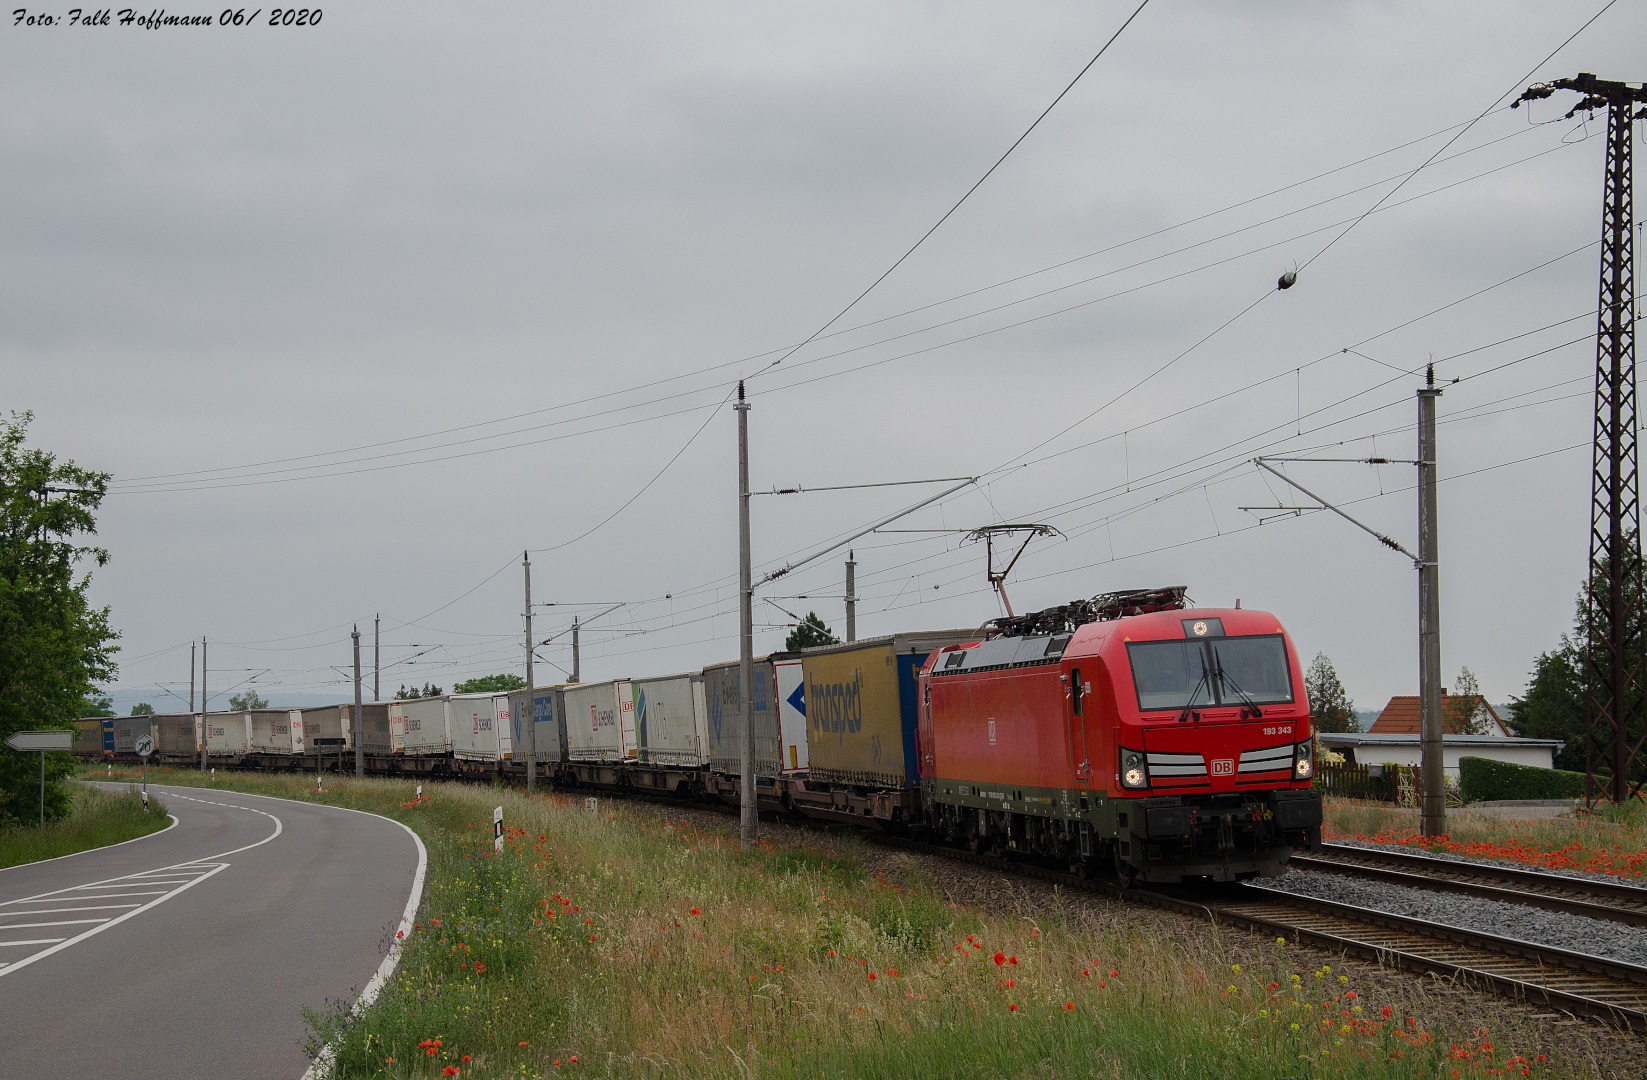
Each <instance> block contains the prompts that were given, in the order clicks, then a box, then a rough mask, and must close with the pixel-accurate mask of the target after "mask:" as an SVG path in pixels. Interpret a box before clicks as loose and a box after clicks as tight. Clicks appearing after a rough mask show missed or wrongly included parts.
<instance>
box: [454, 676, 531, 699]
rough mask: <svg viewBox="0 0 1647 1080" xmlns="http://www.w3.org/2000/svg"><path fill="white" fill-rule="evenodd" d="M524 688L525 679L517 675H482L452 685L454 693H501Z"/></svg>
mask: <svg viewBox="0 0 1647 1080" xmlns="http://www.w3.org/2000/svg"><path fill="white" fill-rule="evenodd" d="M524 689H526V680H525V679H523V678H521V677H520V676H519V675H510V674H507V673H505V674H502V675H482V676H481V677H480V678H478V679H465V680H464V681H463V682H460V683H458V684H456V685H455V686H453V687H452V693H454V694H486V693H492V694H501V693H505V692H507V691H509V690H524Z"/></svg>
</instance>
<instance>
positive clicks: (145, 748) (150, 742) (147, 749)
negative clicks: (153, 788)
mask: <svg viewBox="0 0 1647 1080" xmlns="http://www.w3.org/2000/svg"><path fill="white" fill-rule="evenodd" d="M135 749H136V750H137V756H138V757H140V758H142V759H143V812H144V813H145V814H146V813H148V812H149V755H150V754H152V753H154V736H152V735H139V736H138V737H137V746H136V747H135Z"/></svg>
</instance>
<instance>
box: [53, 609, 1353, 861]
mask: <svg viewBox="0 0 1647 1080" xmlns="http://www.w3.org/2000/svg"><path fill="white" fill-rule="evenodd" d="M752 682H753V687H752V694H751V702H750V705H751V712H752V715H753V717H754V736H755V737H754V748H755V762H754V765H755V770H754V771H755V774H756V796H757V799H758V802H759V804H760V806H761V808H762V809H764V810H769V811H774V812H782V813H789V814H795V815H800V816H803V817H808V818H813V819H818V820H825V821H835V822H843V823H847V824H851V825H856V826H861V827H865V828H873V829H883V830H889V831H894V832H900V833H906V834H911V835H916V836H925V837H928V838H931V839H933V840H935V841H938V842H942V843H948V844H955V845H962V846H965V847H967V848H970V849H971V850H973V851H977V852H980V853H986V854H994V855H998V856H1001V857H1005V858H1013V857H1023V858H1038V859H1041V860H1045V861H1048V862H1052V863H1055V864H1058V865H1067V866H1068V867H1069V868H1070V869H1071V870H1072V871H1075V872H1077V873H1083V874H1085V873H1096V872H1100V871H1104V872H1111V873H1113V874H1115V875H1116V876H1117V877H1118V878H1120V879H1121V880H1122V881H1124V882H1132V881H1149V882H1177V881H1182V880H1184V879H1192V880H1213V881H1237V880H1242V879H1246V878H1251V877H1257V876H1273V875H1276V874H1279V873H1281V872H1282V870H1283V867H1284V864H1285V862H1286V860H1287V858H1288V857H1289V856H1290V855H1291V853H1292V852H1293V850H1295V849H1296V848H1299V847H1309V848H1312V849H1315V848H1319V846H1320V842H1321V838H1320V837H1321V799H1320V795H1319V793H1318V792H1316V791H1314V790H1312V787H1311V784H1312V781H1313V780H1314V775H1315V760H1314V756H1313V749H1314V740H1313V733H1312V730H1311V724H1310V709H1309V701H1308V699H1307V697H1306V695H1305V691H1304V677H1303V669H1302V666H1301V665H1300V664H1299V660H1298V654H1297V650H1296V649H1295V648H1294V647H1293V643H1292V639H1291V638H1290V636H1289V635H1288V634H1287V632H1286V630H1285V628H1283V627H1282V625H1281V623H1280V621H1279V620H1278V619H1276V618H1275V616H1273V615H1270V614H1268V613H1265V612H1262V611H1253V610H1250V609H1248V610H1242V609H1241V608H1239V607H1236V608H1233V609H1205V608H1192V607H1190V606H1189V604H1188V601H1187V599H1186V597H1185V589H1184V588H1183V587H1181V586H1175V587H1172V588H1167V589H1154V590H1142V591H1132V592H1125V593H1110V594H1106V595H1103V596H1099V597H1095V598H1092V599H1090V600H1080V601H1075V602H1073V603H1070V604H1066V605H1062V606H1060V607H1055V608H1049V609H1047V610H1045V611H1039V612H1034V613H1032V614H1029V615H1024V616H1016V617H1009V618H1005V619H999V620H996V621H994V622H992V623H987V624H985V626H984V627H982V628H981V629H977V630H955V631H938V632H928V633H911V634H894V635H890V636H887V637H878V638H871V639H867V640H861V641H856V642H849V643H845V644H838V645H826V646H822V647H819V648H811V649H803V650H800V651H799V652H787V653H774V654H771V655H768V656H763V657H758V658H756V661H755V664H754V670H753V679H752ZM740 691H741V679H740V678H739V666H738V664H737V663H736V662H730V663H723V664H713V665H710V666H708V667H706V668H704V669H702V670H701V671H692V672H684V673H681V674H676V675H666V676H655V677H649V678H635V679H614V680H609V681H605V682H598V683H585V684H566V685H560V686H551V687H539V688H536V689H534V690H531V691H527V690H517V691H513V692H511V693H507V694H503V693H499V694H452V695H446V696H442V697H431V698H420V699H416V700H411V701H390V702H371V703H368V704H366V705H364V706H363V708H362V714H363V715H362V723H361V724H360V728H359V735H358V738H359V741H360V747H359V749H360V753H361V756H362V758H363V759H364V762H365V767H366V769H367V770H368V771H370V772H372V773H375V774H383V775H410V776H425V775H427V776H487V775H501V776H504V777H519V776H522V775H523V774H524V773H525V771H526V759H527V757H528V755H529V753H531V751H530V750H529V749H528V748H529V747H535V760H536V769H537V771H538V773H539V775H541V776H542V777H543V778H544V779H545V780H546V781H547V782H549V783H552V784H554V785H556V786H557V787H566V788H586V789H594V790H608V791H610V790H628V791H631V792H640V793H655V794H662V795H668V796H671V797H675V798H681V799H695V800H710V801H720V802H727V803H736V802H738V800H739V798H740V776H741V771H742V768H741V766H742V746H743V738H742V736H743V708H742V695H741V692H740ZM352 709H353V706H350V705H337V706H328V707H326V708H320V709H261V710H254V711H251V712H242V713H207V714H205V715H204V716H201V715H198V714H196V715H190V714H186V713H185V714H173V715H163V716H154V717H123V718H118V719H87V720H82V721H79V730H78V732H77V737H76V741H75V752H76V753H77V754H79V755H81V756H83V757H88V758H100V759H101V758H107V759H111V760H127V759H130V758H132V757H133V748H134V745H135V742H136V739H137V737H138V736H139V735H142V734H152V735H153V736H154V739H155V744H156V755H157V757H158V758H159V760H161V761H164V762H171V763H175V764H195V763H198V762H199V761H200V753H201V746H202V744H204V748H205V755H206V759H207V760H208V761H209V762H211V763H213V764H214V765H217V766H222V767H236V768H250V769H313V770H331V769H336V770H340V771H348V770H352V769H353V768H354V762H355V756H356V750H355V740H356V738H357V735H356V729H355V726H354V724H353V723H352V720H351V717H352Z"/></svg>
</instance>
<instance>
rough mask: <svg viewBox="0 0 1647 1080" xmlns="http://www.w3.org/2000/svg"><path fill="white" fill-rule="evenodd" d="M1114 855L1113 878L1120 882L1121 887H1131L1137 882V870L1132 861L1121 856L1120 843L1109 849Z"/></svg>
mask: <svg viewBox="0 0 1647 1080" xmlns="http://www.w3.org/2000/svg"><path fill="white" fill-rule="evenodd" d="M1110 850H1111V851H1112V852H1114V856H1115V880H1116V881H1118V882H1120V883H1121V888H1123V889H1131V888H1132V887H1133V886H1134V885H1136V884H1137V883H1138V871H1137V869H1136V868H1135V867H1134V866H1133V865H1132V863H1130V862H1128V861H1126V860H1124V859H1122V858H1121V848H1120V845H1115V846H1114V847H1112V848H1111V849H1110Z"/></svg>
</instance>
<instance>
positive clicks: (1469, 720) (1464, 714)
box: [1441, 667, 1493, 735]
mask: <svg viewBox="0 0 1647 1080" xmlns="http://www.w3.org/2000/svg"><path fill="white" fill-rule="evenodd" d="M1492 723H1493V718H1492V715H1491V714H1490V713H1488V712H1487V700H1486V698H1484V697H1482V696H1481V684H1480V683H1479V682H1477V681H1476V677H1475V672H1473V671H1471V670H1470V669H1469V668H1467V667H1461V668H1459V669H1458V679H1457V681H1456V682H1454V683H1453V692H1452V693H1451V694H1449V695H1447V699H1446V700H1445V701H1444V702H1442V704H1441V731H1442V734H1445V735H1486V734H1488V733H1489V732H1490V731H1491V730H1492Z"/></svg>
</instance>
